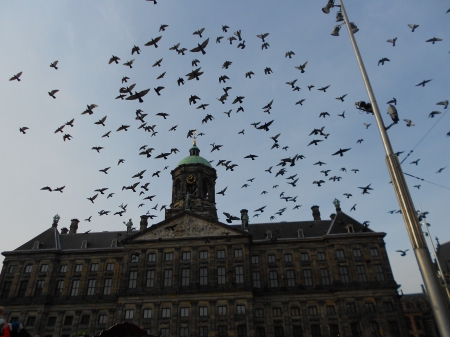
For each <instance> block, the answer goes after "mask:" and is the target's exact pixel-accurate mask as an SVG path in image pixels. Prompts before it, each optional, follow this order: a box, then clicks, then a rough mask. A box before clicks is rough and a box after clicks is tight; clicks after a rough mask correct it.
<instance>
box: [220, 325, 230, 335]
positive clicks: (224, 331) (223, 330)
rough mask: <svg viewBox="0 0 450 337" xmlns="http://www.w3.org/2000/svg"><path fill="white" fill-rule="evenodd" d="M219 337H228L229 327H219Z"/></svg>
mask: <svg viewBox="0 0 450 337" xmlns="http://www.w3.org/2000/svg"><path fill="white" fill-rule="evenodd" d="M217 328H218V329H217V330H218V334H217V336H218V337H228V332H227V326H226V325H222V326H218V327H217Z"/></svg>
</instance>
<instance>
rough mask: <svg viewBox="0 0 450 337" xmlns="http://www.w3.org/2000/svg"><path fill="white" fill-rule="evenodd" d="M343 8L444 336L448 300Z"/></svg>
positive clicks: (449, 317)
mask: <svg viewBox="0 0 450 337" xmlns="http://www.w3.org/2000/svg"><path fill="white" fill-rule="evenodd" d="M339 3H340V5H341V11H342V14H343V16H344V20H345V23H346V26H347V30H348V34H349V36H350V41H351V43H352V45H353V49H354V51H355V55H356V59H357V60H358V65H359V69H360V70H361V75H362V77H363V80H364V84H365V86H366V90H367V94H368V95H369V98H370V102H371V104H372V109H373V113H374V115H375V119H376V121H377V125H378V130H379V131H380V135H381V140H382V142H383V146H384V149H385V151H386V165H387V167H388V171H389V175H390V176H391V180H392V185H393V186H394V191H395V194H396V196H397V200H398V203H399V205H400V209H401V210H402V215H403V220H404V222H405V226H406V230H407V232H408V235H409V238H410V240H411V245H412V248H413V250H414V254H415V256H416V259H417V263H418V265H419V270H420V273H421V274H422V278H423V281H424V283H425V287H426V290H427V293H428V296H429V298H430V304H431V308H432V310H433V313H434V317H435V319H436V323H437V326H438V329H439V333H440V335H441V337H450V312H449V308H448V304H447V303H446V301H445V300H444V298H445V297H444V296H443V293H442V290H441V285H440V283H439V279H438V277H437V275H436V270H435V268H434V265H433V262H432V261H431V257H430V252H429V251H428V248H427V245H426V242H425V238H424V236H423V233H422V230H421V228H420V224H419V220H418V218H417V214H416V211H415V209H414V204H413V202H412V198H411V195H410V193H409V190H408V186H407V185H406V181H405V177H404V175H403V172H402V169H401V166H400V163H399V161H398V158H397V156H396V155H395V154H394V152H393V151H392V146H391V142H390V140H389V137H388V134H387V132H386V128H385V126H384V123H383V119H382V118H381V114H380V110H379V109H378V104H377V101H376V99H375V95H374V93H373V91H372V86H371V85H370V81H369V77H368V76H367V72H366V69H365V67H364V63H363V60H362V58H361V55H360V53H359V49H358V45H357V44H356V41H355V37H354V36H353V32H352V29H351V26H350V21H349V19H348V17H347V12H346V11H345V8H344V3H343V0H339Z"/></svg>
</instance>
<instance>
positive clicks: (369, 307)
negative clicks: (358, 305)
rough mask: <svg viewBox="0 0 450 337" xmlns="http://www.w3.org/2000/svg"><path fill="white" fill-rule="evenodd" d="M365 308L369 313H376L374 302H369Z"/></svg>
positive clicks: (365, 304)
mask: <svg viewBox="0 0 450 337" xmlns="http://www.w3.org/2000/svg"><path fill="white" fill-rule="evenodd" d="M364 308H365V309H366V311H367V312H375V311H376V310H375V304H374V303H372V302H367V303H364Z"/></svg>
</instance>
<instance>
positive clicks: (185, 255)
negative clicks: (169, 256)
mask: <svg viewBox="0 0 450 337" xmlns="http://www.w3.org/2000/svg"><path fill="white" fill-rule="evenodd" d="M181 259H182V260H185V261H186V260H190V259H191V252H183V253H181Z"/></svg>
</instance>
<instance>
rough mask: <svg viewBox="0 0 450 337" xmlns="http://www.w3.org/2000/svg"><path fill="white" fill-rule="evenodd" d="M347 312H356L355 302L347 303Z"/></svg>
mask: <svg viewBox="0 0 450 337" xmlns="http://www.w3.org/2000/svg"><path fill="white" fill-rule="evenodd" d="M347 312H348V313H349V314H352V313H355V312H356V304H355V303H347Z"/></svg>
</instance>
